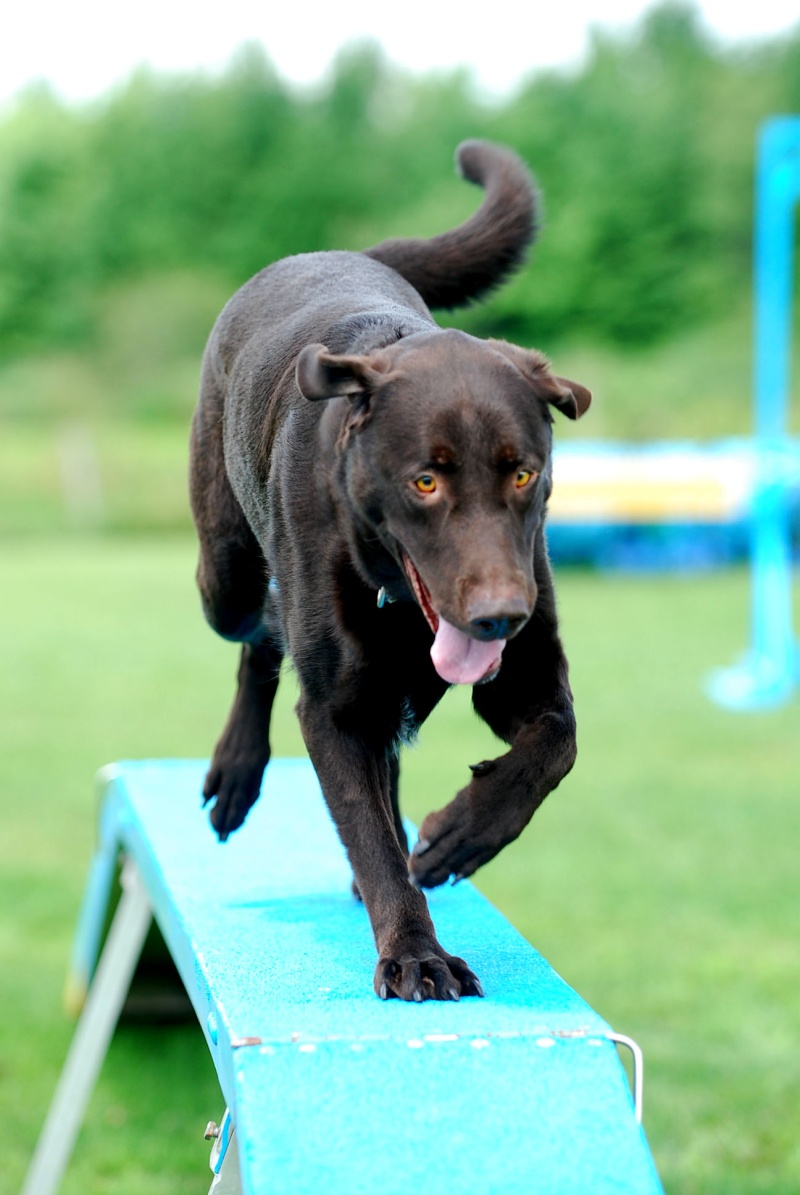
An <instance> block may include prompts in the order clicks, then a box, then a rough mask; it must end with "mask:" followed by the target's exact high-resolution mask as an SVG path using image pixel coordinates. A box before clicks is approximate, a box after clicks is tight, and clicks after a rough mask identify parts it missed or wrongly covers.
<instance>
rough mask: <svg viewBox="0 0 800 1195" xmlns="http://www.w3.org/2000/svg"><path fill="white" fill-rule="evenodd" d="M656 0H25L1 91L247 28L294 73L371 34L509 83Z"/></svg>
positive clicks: (71, 88) (759, 26)
mask: <svg viewBox="0 0 800 1195" xmlns="http://www.w3.org/2000/svg"><path fill="white" fill-rule="evenodd" d="M648 7H651V5H650V4H648V3H646V2H645V0H603V2H602V3H597V2H595V3H591V2H590V0H556V2H555V3H552V2H550V3H547V4H537V3H536V0H528V2H527V3H519V2H516V3H514V2H511V0H490V2H489V3H486V2H485V0H484V2H483V3H481V4H479V5H476V4H475V3H474V0H473V4H471V5H469V4H467V3H462V4H458V5H455V4H452V3H441V2H438V0H402V2H401V3H399V4H386V3H380V2H379V0H378V2H376V0H336V3H330V2H326V0H282V2H281V3H279V4H276V3H275V0H260V2H257V0H223V3H220V4H215V5H210V4H209V5H201V4H198V3H197V0H192V2H191V3H190V2H189V0H136V3H135V5H134V4H130V3H128V4H122V5H118V4H110V3H109V2H108V0H69V2H68V3H65V2H64V0H28V2H26V0H21V2H20V3H14V4H11V3H10V4H8V5H7V7H6V11H5V12H4V15H3V32H2V38H0V99H2V100H6V99H8V98H9V97H11V96H13V95H14V94H15V93H16V92H17V91H19V90H20V89H21V88H22V87H24V86H25V85H26V84H27V83H29V82H31V81H32V80H34V79H37V78H46V79H48V80H50V82H51V83H52V84H53V86H54V87H55V89H56V90H57V91H58V92H59V93H60V94H61V95H63V96H65V97H66V98H69V99H86V98H91V97H93V96H96V95H98V94H100V93H102V92H103V91H105V90H106V89H107V88H109V87H110V86H111V85H113V84H114V83H115V82H117V81H119V80H120V79H124V78H126V77H127V76H128V75H129V74H130V72H131V71H132V70H133V68H134V67H135V66H136V65H138V64H139V63H142V62H149V63H150V64H152V65H153V66H154V67H156V68H157V69H159V70H166V71H183V70H191V69H193V68H196V67H204V68H210V69H218V68H219V67H221V66H223V65H224V64H225V63H226V62H227V60H228V59H229V58H230V55H231V53H232V52H233V51H234V50H235V48H236V47H237V46H239V45H241V44H242V42H245V41H248V40H257V41H260V42H261V43H262V44H263V45H264V47H265V49H266V51H267V53H268V55H269V57H270V58H271V59H272V61H273V63H274V64H275V66H276V67H277V69H278V71H279V73H280V74H281V75H283V76H284V77H285V78H287V79H290V80H292V81H295V82H297V83H309V82H313V81H315V80H317V79H319V78H320V77H321V76H322V75H323V74H324V72H325V69H326V67H327V66H328V65H329V63H330V61H331V59H332V57H333V56H334V54H335V53H336V50H337V49H338V48H339V47H340V46H341V45H342V44H344V43H345V42H347V41H350V40H353V39H354V38H363V37H374V38H376V39H377V40H378V41H380V42H381V43H382V45H383V46H384V48H385V50H386V53H387V54H388V56H389V58H390V59H392V60H393V61H395V62H398V63H400V64H402V65H403V66H405V67H408V68H409V69H411V70H413V71H415V72H424V71H429V70H432V69H436V68H448V67H452V66H454V65H456V64H467V65H469V66H471V67H472V69H473V70H474V72H475V74H476V76H477V78H478V81H479V82H480V84H481V85H482V86H483V87H485V88H486V89H488V90H489V91H492V92H496V93H500V94H502V93H503V92H504V91H507V90H509V89H510V88H511V87H513V85H514V83H515V82H516V81H517V80H518V79H519V78H520V76H521V75H523V74H525V73H526V72H528V71H531V70H535V69H536V68H537V67H542V66H553V65H562V64H564V65H568V64H570V63H576V62H578V61H580V58H581V55H582V53H583V52H584V50H585V47H586V43H587V34H588V30H589V29H590V27H591V26H592V25H597V24H599V25H602V26H605V27H607V28H620V27H621V28H624V27H625V26H627V25H630V24H631V23H632V22H633V21H635V20H636V18H637V17H638V16H639V15H640V14H641V13H642V12H643V11H645V9H647V8H648ZM697 7H698V9H699V10H700V12H701V16H702V20H703V22H704V24H705V25H706V26H707V27H708V29H709V30H711V31H712V32H713V33H714V34H716V35H717V36H718V37H719V38H720V39H722V40H724V41H731V40H734V41H738V40H741V39H751V38H761V37H766V36H769V35H772V34H775V33H779V32H781V31H783V30H786V29H789V28H791V27H792V26H794V25H797V24H800V10H798V3H797V0H758V2H757V3H751V4H747V5H745V4H742V3H737V2H736V0H700V2H699V3H698V5H697ZM470 12H471V13H473V14H475V15H468V13H470Z"/></svg>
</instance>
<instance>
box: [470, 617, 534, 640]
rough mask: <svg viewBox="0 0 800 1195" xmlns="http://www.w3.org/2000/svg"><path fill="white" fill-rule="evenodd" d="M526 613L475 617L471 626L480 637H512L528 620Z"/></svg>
mask: <svg viewBox="0 0 800 1195" xmlns="http://www.w3.org/2000/svg"><path fill="white" fill-rule="evenodd" d="M527 618H528V615H527V613H525V614H491V615H484V616H482V617H480V618H473V619H472V622H471V624H470V625H471V626H472V628H473V630H474V631H476V633H477V635H478V638H480V639H510V638H511V636H512V635H515V634H516V633H517V631H518V630H519V629H520V627H522V625H523V624H524V623H525V622H526V621H527Z"/></svg>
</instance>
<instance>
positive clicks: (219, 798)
mask: <svg viewBox="0 0 800 1195" xmlns="http://www.w3.org/2000/svg"><path fill="white" fill-rule="evenodd" d="M281 658H282V656H281V652H280V651H279V650H278V649H277V648H276V647H275V646H274V645H273V644H272V643H270V642H264V643H260V644H250V643H246V644H245V645H244V647H243V648H242V659H241V663H240V665H239V683H238V688H237V690H236V697H235V698H234V702H233V708H232V709H231V712H230V716H229V717H228V721H227V724H226V726H225V729H224V731H223V732H222V737H221V738H220V740H219V742H218V743H217V746H216V749H215V751H214V758H213V760H212V761H211V767H210V769H209V772H208V775H207V776H206V781H205V784H204V785H203V797H204V799H205V800H206V801H210V800H211V799H212V798H213V797H216V804H215V805H214V808H213V809H212V810H211V824H212V825H213V827H214V829H215V830H216V831H217V834H219V837H220V841H222V842H224V841H225V839H226V838H227V837H228V835H229V834H230V833H232V831H233V830H238V828H239V826H241V824H242V822H243V821H244V819H245V817H246V816H247V813H248V811H249V809H250V808H251V806H252V805H253V804H255V801H256V800H257V798H258V794H259V792H260V790H261V780H262V778H263V776H264V769H265V768H266V766H267V764H268V763H269V755H270V747H269V720H270V714H271V713H272V703H273V701H274V700H275V694H276V692H277V689H278V677H279V673H280V667H281Z"/></svg>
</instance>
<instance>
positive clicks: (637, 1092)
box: [606, 1033, 644, 1124]
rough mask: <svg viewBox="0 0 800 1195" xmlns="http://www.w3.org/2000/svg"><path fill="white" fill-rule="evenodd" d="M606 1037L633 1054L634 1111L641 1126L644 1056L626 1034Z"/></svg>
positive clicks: (612, 1034)
mask: <svg viewBox="0 0 800 1195" xmlns="http://www.w3.org/2000/svg"><path fill="white" fill-rule="evenodd" d="M606 1037H607V1038H608V1040H609V1041H613V1042H614V1044H615V1045H617V1046H625V1048H626V1049H627V1050H630V1052H631V1057H632V1059H633V1110H634V1113H635V1115H636V1122H637V1124H641V1123H642V1104H643V1100H644V1055H643V1054H642V1051H641V1049H640V1047H639V1046H638V1045H637V1043H636V1042H635V1041H634V1040H633V1038H632V1037H626V1036H625V1034H624V1033H607V1034H606Z"/></svg>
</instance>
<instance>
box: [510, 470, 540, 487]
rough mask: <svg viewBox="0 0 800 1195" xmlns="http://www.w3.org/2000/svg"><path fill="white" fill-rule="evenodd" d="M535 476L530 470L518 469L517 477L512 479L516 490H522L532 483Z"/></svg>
mask: <svg viewBox="0 0 800 1195" xmlns="http://www.w3.org/2000/svg"><path fill="white" fill-rule="evenodd" d="M535 476H536V474H535V473H532V472H531V470H530V469H518V470H517V475H516V477H515V478H514V485H515V486H516V487H517V489H518V490H522V489H524V488H525V486H526V485H528V483H529V482H531V481H533V479H534V477H535Z"/></svg>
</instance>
